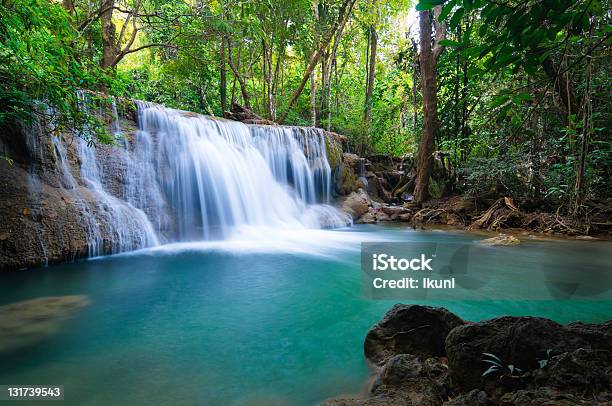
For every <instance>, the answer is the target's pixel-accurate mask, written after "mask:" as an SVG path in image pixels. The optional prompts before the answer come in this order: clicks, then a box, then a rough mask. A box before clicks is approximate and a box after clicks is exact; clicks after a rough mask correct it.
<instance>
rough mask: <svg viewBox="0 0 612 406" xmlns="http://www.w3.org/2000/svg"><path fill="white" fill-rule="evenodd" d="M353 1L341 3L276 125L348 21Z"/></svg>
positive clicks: (295, 99) (346, 0) (280, 122)
mask: <svg viewBox="0 0 612 406" xmlns="http://www.w3.org/2000/svg"><path fill="white" fill-rule="evenodd" d="M355 1H356V0H344V1H343V3H342V6H341V8H340V12H339V14H338V20H337V21H336V22H335V23H334V26H333V27H332V29H331V30H330V32H329V33H328V35H327V36H326V38H324V40H323V41H321V42H320V44H321V45H320V46H319V50H318V51H317V52H316V54H315V55H314V58H311V61H310V63H309V64H308V66H307V67H306V71H305V72H304V76H302V80H301V81H300V84H299V85H298V88H297V89H296V90H295V92H293V95H292V96H291V99H290V100H289V103H288V104H287V108H286V109H285V111H284V112H283V114H282V115H281V116H280V118H279V119H278V124H282V123H283V121H285V118H287V114H288V113H289V110H291V107H293V105H294V104H295V102H296V101H297V99H298V97H300V94H301V93H302V91H303V90H304V87H305V86H306V82H307V81H308V79H309V78H310V74H311V73H312V70H313V69H314V68H315V66H316V64H317V63H318V62H319V59H321V55H323V51H324V50H325V48H327V46H328V45H329V43H330V42H331V39H332V37H333V35H334V33H335V32H336V30H338V28H339V27H343V26H344V24H345V23H346V21H347V20H348V18H349V16H350V14H351V11H352V10H353V6H354V5H355Z"/></svg>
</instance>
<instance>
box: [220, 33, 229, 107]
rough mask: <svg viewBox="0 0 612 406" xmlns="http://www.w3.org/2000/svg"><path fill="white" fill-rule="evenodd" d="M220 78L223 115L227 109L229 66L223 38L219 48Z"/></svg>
mask: <svg viewBox="0 0 612 406" xmlns="http://www.w3.org/2000/svg"><path fill="white" fill-rule="evenodd" d="M219 62H220V80H219V96H220V97H221V115H223V113H225V112H226V111H227V68H226V66H225V41H223V39H222V40H221V48H220V50H219Z"/></svg>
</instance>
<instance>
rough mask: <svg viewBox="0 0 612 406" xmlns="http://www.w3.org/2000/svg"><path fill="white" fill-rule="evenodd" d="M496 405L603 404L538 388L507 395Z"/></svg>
mask: <svg viewBox="0 0 612 406" xmlns="http://www.w3.org/2000/svg"><path fill="white" fill-rule="evenodd" d="M496 404H498V405H501V406H525V405H529V406H595V405H602V404H603V403H600V402H593V401H590V400H584V399H580V398H578V397H576V396H573V395H570V394H566V393H562V392H559V391H555V390H553V389H551V388H538V389H532V390H526V389H521V390H517V391H514V392H510V393H506V394H505V395H503V396H502V397H501V399H500V400H499V402H497V403H496Z"/></svg>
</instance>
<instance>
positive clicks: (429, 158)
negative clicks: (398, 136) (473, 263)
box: [414, 6, 444, 204]
mask: <svg viewBox="0 0 612 406" xmlns="http://www.w3.org/2000/svg"><path fill="white" fill-rule="evenodd" d="M439 8H440V6H437V7H436V10H434V23H435V22H436V21H437V16H438V15H439V13H440V10H439ZM436 28H437V29H436V44H435V46H434V48H433V49H432V46H431V22H430V13H429V11H420V12H419V46H420V53H419V62H420V65H421V84H422V90H423V131H422V133H421V142H420V144H419V153H418V156H417V176H416V185H415V188H414V200H415V201H416V202H417V203H418V204H421V203H423V202H424V201H426V200H427V199H428V198H429V178H430V177H431V174H432V170H433V163H434V158H433V153H434V150H435V140H436V133H437V132H438V104H437V100H436V98H437V87H436V61H437V59H438V56H439V55H440V53H441V52H442V48H441V46H440V44H439V42H440V40H441V39H443V38H444V27H443V26H440V27H436Z"/></svg>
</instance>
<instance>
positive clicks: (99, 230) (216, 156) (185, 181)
mask: <svg viewBox="0 0 612 406" xmlns="http://www.w3.org/2000/svg"><path fill="white" fill-rule="evenodd" d="M80 97H81V104H82V106H81V107H82V108H83V110H84V113H85V114H90V113H89V109H90V108H91V109H92V111H94V110H93V109H94V106H96V105H95V102H93V101H92V100H91V99H90V98H89V96H88V94H86V93H81V95H80ZM98 107H99V108H98ZM98 107H95V108H96V110H95V111H96V115H98V114H99V116H100V117H104V118H108V117H106V116H105V113H107V112H108V111H111V112H112V114H113V116H112V121H111V123H110V124H111V125H112V127H111V129H112V131H113V133H114V136H115V137H114V140H115V143H114V144H113V145H103V144H99V145H92V144H91V143H90V142H88V141H86V140H85V139H83V138H81V137H78V136H76V135H73V136H71V135H69V134H63V135H53V136H51V138H50V142H49V141H46V139H47V138H46V137H47V135H46V134H47V132H46V131H43V127H45V126H46V127H45V128H47V127H49V128H52V127H53V126H52V125H51V124H50V123H46V124H45V123H42V122H41V123H40V125H39V127H40V128H39V130H37V131H34V130H33V131H31V133H30V134H31V137H30V138H28V139H27V140H26V144H27V148H28V150H29V153H30V156H31V157H32V158H33V159H32V166H31V167H30V177H29V179H30V184H31V186H29V188H30V193H31V195H32V198H33V201H34V202H37V201H39V200H38V198H37V196H38V195H37V194H38V193H39V191H40V190H41V185H42V183H44V182H45V181H44V180H43V179H42V177H45V178H53V179H54V180H53V182H52V183H53V185H54V186H53V187H56V188H58V192H57V193H58V194H59V195H60V196H61V201H62V202H67V203H66V205H67V207H66V210H67V211H65V213H70V214H69V216H70V219H69V223H70V227H74V228H73V229H74V230H75V232H74V233H72V234H71V233H66V234H62V235H63V237H62V239H61V240H60V245H61V247H62V248H61V249H62V250H63V252H69V253H70V254H69V255H68V257H70V256H71V258H75V257H77V256H80V255H81V254H83V253H87V255H88V256H90V257H94V256H99V255H104V254H110V253H119V252H125V251H132V250H136V249H140V248H145V247H151V246H155V245H159V244H160V243H161V242H164V243H165V242H183V241H201V240H220V239H223V240H226V239H232V240H233V241H235V240H240V239H241V238H242V239H244V237H245V236H246V238H247V239H252V240H253V241H255V240H256V241H259V240H261V239H265V238H267V237H264V236H268V237H275V236H277V235H279V233H280V232H281V231H283V232H285V231H288V233H284V235H292V234H293V233H292V231H291V230H306V229H320V228H332V227H341V226H345V225H347V224H348V223H350V217H348V216H347V215H345V214H342V213H341V212H339V211H338V210H337V209H336V208H334V207H332V206H331V205H329V203H330V201H331V179H332V176H331V168H330V165H329V162H328V160H327V155H326V140H325V136H324V134H323V132H322V131H321V130H318V129H314V128H302V127H276V126H257V125H248V126H247V125H245V124H242V123H239V122H233V121H227V120H219V119H213V118H208V117H205V116H200V115H197V114H193V113H187V112H183V111H178V110H173V109H167V108H164V107H162V106H159V105H155V104H151V103H138V125H139V129H138V131H137V132H136V133H135V135H133V136H129V135H128V136H127V137H126V136H124V134H122V130H121V128H122V127H121V126H120V120H119V117H118V114H117V107H116V106H115V104H112V109H110V110H109V109H108V105H107V106H106V107H104V106H98ZM98 110H99V112H98ZM53 113H54V112H52V111H50V112H48V116H50V117H53V116H54V114H53ZM84 130H85V133H87V130H88V128H87V127H86V128H85V129H84ZM50 167H52V168H53V170H52V171H51V172H49V170H48V169H47V168H50ZM61 204H63V203H61ZM41 207H43V208H42V209H41V210H43V211H44V205H43V206H41ZM45 233H46V230H45V229H44V228H41V235H40V236H39V237H40V238H39V240H40V245H41V246H42V252H43V255H44V256H45V258H46V256H47V254H46V249H47V247H46V246H45V241H47V240H48V238H47V237H49V236H46V235H45ZM43 237H44V238H43Z"/></svg>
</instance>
